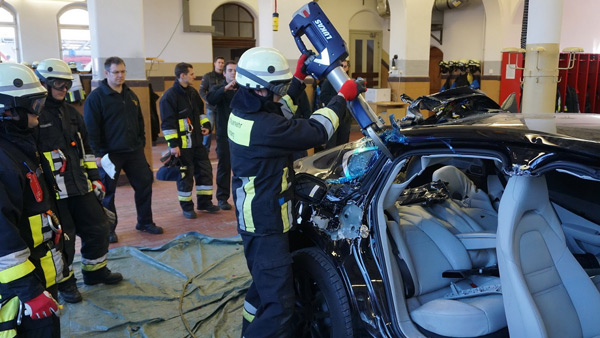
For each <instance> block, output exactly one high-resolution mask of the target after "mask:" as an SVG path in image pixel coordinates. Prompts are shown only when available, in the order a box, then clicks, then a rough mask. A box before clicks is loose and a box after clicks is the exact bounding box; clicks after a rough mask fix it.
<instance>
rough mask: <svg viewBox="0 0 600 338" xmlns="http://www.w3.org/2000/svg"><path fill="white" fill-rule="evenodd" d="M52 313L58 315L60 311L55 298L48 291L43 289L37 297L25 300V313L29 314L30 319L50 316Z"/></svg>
mask: <svg viewBox="0 0 600 338" xmlns="http://www.w3.org/2000/svg"><path fill="white" fill-rule="evenodd" d="M52 314H55V315H57V316H59V315H60V311H59V310H58V303H57V302H56V299H54V298H53V297H52V295H51V294H50V292H48V291H44V292H42V293H40V294H39V295H38V296H37V297H35V298H33V299H31V300H30V301H27V302H25V315H26V316H30V317H31V318H32V319H41V318H46V317H50V316H52Z"/></svg>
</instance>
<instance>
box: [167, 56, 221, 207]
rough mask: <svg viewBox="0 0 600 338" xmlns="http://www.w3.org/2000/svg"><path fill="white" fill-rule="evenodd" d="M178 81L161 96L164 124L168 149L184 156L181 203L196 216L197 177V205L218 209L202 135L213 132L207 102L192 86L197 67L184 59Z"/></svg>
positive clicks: (177, 71) (177, 69)
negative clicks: (206, 111)
mask: <svg viewBox="0 0 600 338" xmlns="http://www.w3.org/2000/svg"><path fill="white" fill-rule="evenodd" d="M175 77H176V78H177V80H175V83H173V86H172V87H171V88H169V89H168V90H167V91H166V92H165V93H164V94H163V96H162V98H161V99H160V103H159V106H160V118H161V120H162V123H161V128H162V131H163V134H164V135H165V140H166V141H167V142H168V143H169V150H170V151H171V154H172V155H173V156H175V157H179V158H180V159H181V167H180V170H181V175H180V177H179V178H178V179H177V194H178V197H179V205H181V209H182V210H183V216H184V217H185V218H189V219H193V218H196V212H195V211H194V202H192V199H193V190H194V180H195V181H196V189H195V190H196V199H197V204H196V208H197V209H198V210H202V211H207V212H211V213H214V212H218V211H219V207H217V206H216V205H214V204H213V203H212V193H213V190H212V188H213V187H212V183H213V176H212V165H211V164H210V160H209V159H208V152H207V151H206V148H205V147H204V146H203V145H202V136H203V135H207V134H208V133H209V132H210V128H211V125H210V122H209V121H208V118H206V115H204V114H203V112H204V104H203V103H202V99H201V98H200V95H199V94H198V92H197V91H196V89H195V88H194V87H193V85H194V79H195V78H196V77H195V74H194V68H193V67H192V65H191V64H189V63H185V62H181V63H178V64H177V65H176V66H175Z"/></svg>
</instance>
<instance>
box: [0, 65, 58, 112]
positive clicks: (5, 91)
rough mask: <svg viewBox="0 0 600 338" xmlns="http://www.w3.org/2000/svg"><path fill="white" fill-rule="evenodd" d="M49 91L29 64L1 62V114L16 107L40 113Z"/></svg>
mask: <svg viewBox="0 0 600 338" xmlns="http://www.w3.org/2000/svg"><path fill="white" fill-rule="evenodd" d="M47 93H48V91H47V90H46V88H44V86H42V84H41V83H40V81H39V80H38V78H37V77H36V76H35V74H34V73H33V70H31V69H29V68H28V67H27V66H23V65H21V64H16V63H0V114H3V113H4V112H5V111H8V110H11V109H14V108H18V107H21V108H24V109H27V111H28V112H29V113H31V114H35V115H39V114H40V113H41V112H42V109H43V108H44V102H45V101H46V96H47Z"/></svg>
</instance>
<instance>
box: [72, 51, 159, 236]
mask: <svg viewBox="0 0 600 338" xmlns="http://www.w3.org/2000/svg"><path fill="white" fill-rule="evenodd" d="M126 73H127V71H126V70H125V62H124V61H123V60H122V59H121V58H119V57H116V56H112V57H109V58H108V59H106V61H104V74H105V76H106V79H104V80H102V82H100V85H99V86H98V88H96V89H94V90H93V91H92V92H91V93H90V95H88V98H87V99H86V100H85V104H84V109H83V110H84V115H83V119H84V121H85V126H86V128H87V130H88V135H89V139H90V145H91V146H92V150H93V151H94V154H95V155H96V164H97V165H98V169H99V171H100V177H102V183H103V184H104V186H105V187H106V195H105V197H104V200H103V201H102V204H103V205H104V207H105V208H107V209H108V210H110V211H112V212H113V213H114V214H115V222H114V223H113V224H111V229H110V233H109V237H108V241H109V242H110V243H115V242H117V241H118V240H119V239H118V237H117V234H116V232H115V229H116V228H117V222H118V217H117V216H118V215H117V209H116V208H115V192H116V190H117V181H118V180H119V175H120V173H121V169H123V170H124V171H125V174H126V175H127V179H128V180H129V183H130V184H131V186H132V187H133V190H134V191H135V194H134V199H135V208H136V211H137V224H136V226H135V228H136V229H137V230H139V231H144V232H147V233H150V234H162V233H163V229H162V228H161V227H159V226H156V224H154V222H153V221H152V181H153V180H154V175H153V174H152V170H150V165H149V164H148V161H147V160H146V155H144V145H145V144H146V136H145V131H144V117H143V116H142V109H141V107H140V100H139V99H138V97H137V95H135V93H134V92H133V91H132V90H131V89H129V87H128V86H127V85H126V84H125V74H126ZM105 155H106V158H105V163H112V164H113V165H114V168H113V169H114V176H113V177H111V175H109V174H108V173H107V172H106V170H104V168H102V158H103V157H104V156H105ZM107 169H108V168H107Z"/></svg>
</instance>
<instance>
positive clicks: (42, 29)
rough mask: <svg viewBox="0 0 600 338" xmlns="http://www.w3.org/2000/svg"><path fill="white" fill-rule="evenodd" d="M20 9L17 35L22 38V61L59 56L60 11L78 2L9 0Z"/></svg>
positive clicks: (16, 8) (20, 54) (20, 55)
mask: <svg viewBox="0 0 600 338" xmlns="http://www.w3.org/2000/svg"><path fill="white" fill-rule="evenodd" d="M6 2H7V3H8V4H10V5H11V6H12V7H14V9H15V10H16V11H17V22H18V24H19V25H18V26H19V28H18V35H19V40H20V45H21V46H20V47H21V50H20V53H19V59H20V61H27V62H29V63H31V62H33V61H40V60H43V59H47V58H60V57H61V51H60V42H59V41H58V20H57V14H58V12H59V11H60V10H61V9H62V8H63V7H64V6H66V5H68V4H70V3H73V2H76V1H69V0H65V1H60V0H56V1H31V0H10V1H6Z"/></svg>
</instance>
